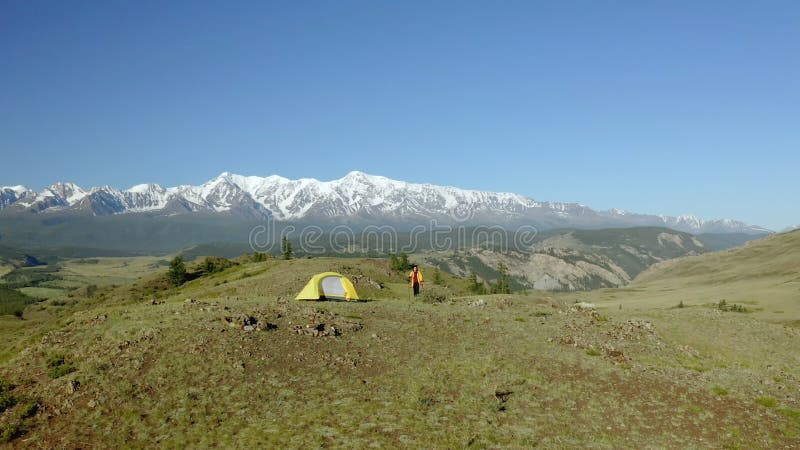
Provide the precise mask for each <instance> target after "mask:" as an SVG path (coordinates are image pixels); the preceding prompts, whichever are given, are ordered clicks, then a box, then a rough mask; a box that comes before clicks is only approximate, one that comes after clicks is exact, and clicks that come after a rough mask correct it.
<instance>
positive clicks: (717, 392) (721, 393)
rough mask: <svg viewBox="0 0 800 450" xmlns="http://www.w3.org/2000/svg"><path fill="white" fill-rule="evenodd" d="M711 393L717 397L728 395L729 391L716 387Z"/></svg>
mask: <svg viewBox="0 0 800 450" xmlns="http://www.w3.org/2000/svg"><path fill="white" fill-rule="evenodd" d="M711 392H713V393H715V394H717V395H728V390H727V389H725V388H721V387H719V386H714V387H713V388H711Z"/></svg>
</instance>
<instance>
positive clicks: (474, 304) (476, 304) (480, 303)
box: [467, 298, 486, 308]
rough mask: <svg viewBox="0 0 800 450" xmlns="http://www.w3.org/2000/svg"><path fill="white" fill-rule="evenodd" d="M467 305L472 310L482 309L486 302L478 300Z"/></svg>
mask: <svg viewBox="0 0 800 450" xmlns="http://www.w3.org/2000/svg"><path fill="white" fill-rule="evenodd" d="M467 305H469V306H472V307H474V308H483V307H484V306H486V300H484V299H482V298H478V299H475V300H473V301H471V302H469V303H468V304H467Z"/></svg>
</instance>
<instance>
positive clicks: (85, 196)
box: [0, 171, 772, 234]
mask: <svg viewBox="0 0 800 450" xmlns="http://www.w3.org/2000/svg"><path fill="white" fill-rule="evenodd" d="M0 210H3V212H4V213H13V212H15V211H16V212H21V211H27V212H32V213H56V212H69V213H79V214H86V215H93V216H108V215H117V214H134V213H149V214H158V215H177V214H188V213H197V212H205V213H219V214H229V215H234V216H238V217H241V218H247V219H264V218H267V217H273V218H275V219H277V220H281V221H309V222H325V221H328V220H333V221H343V220H344V221H347V222H348V223H359V222H360V223H376V224H381V225H395V224H411V223H419V222H420V221H429V220H437V221H438V223H442V224H452V223H463V224H467V225H470V224H473V225H474V224H492V225H501V226H513V225H522V224H528V225H535V226H538V227H540V228H542V229H549V228H609V227H635V226H659V227H668V228H672V229H674V230H678V231H685V232H689V233H694V234H700V233H745V234H766V233H771V232H772V231H771V230H768V229H766V228H763V227H760V226H755V225H749V224H746V223H743V222H740V221H737V220H732V219H719V220H703V219H700V218H697V217H695V216H691V215H681V216H677V217H673V216H658V215H646V214H637V213H631V212H627V211H622V210H618V209H611V210H609V211H596V210H593V209H591V208H589V207H588V206H584V205H581V204H578V203H561V202H541V201H537V200H533V199H531V198H528V197H525V196H522V195H519V194H513V193H502V192H485V191H476V190H466V189H459V188H456V187H449V186H436V185H432V184H416V183H408V182H404V181H397V180H392V179H389V178H386V177H382V176H375V175H368V174H365V173H363V172H358V171H353V172H350V173H348V174H347V175H345V176H344V177H342V178H340V179H338V180H332V181H319V180H316V179H312V178H301V179H298V180H290V179H287V178H283V177H281V176H277V175H272V176H268V177H257V176H242V175H236V174H233V173H229V172H223V173H222V174H220V175H219V176H217V177H215V178H214V179H212V180H210V181H208V182H206V183H204V184H202V185H200V186H191V185H183V186H176V187H169V188H164V187H162V186H159V185H158V184H139V185H136V186H133V187H131V188H130V189H127V190H118V189H115V188H113V187H110V186H101V187H93V188H90V189H85V188H82V187H80V186H78V185H76V184H74V183H64V182H59V183H55V184H53V185H52V186H50V187H48V188H45V189H44V190H42V191H41V192H35V191H33V190H30V189H27V188H25V187H24V186H12V187H2V188H0Z"/></svg>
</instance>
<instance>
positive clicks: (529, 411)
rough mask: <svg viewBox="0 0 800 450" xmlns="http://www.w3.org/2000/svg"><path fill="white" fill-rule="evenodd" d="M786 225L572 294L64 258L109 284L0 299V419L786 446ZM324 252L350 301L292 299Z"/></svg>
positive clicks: (125, 441)
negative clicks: (20, 306)
mask: <svg viewBox="0 0 800 450" xmlns="http://www.w3.org/2000/svg"><path fill="white" fill-rule="evenodd" d="M798 236H800V234H797V233H794V234H791V233H790V234H788V235H780V236H774V237H771V238H768V239H766V240H763V241H759V242H755V243H752V244H750V245H748V246H747V247H745V248H743V249H740V250H734V251H730V252H725V253H719V254H709V255H704V256H701V257H699V258H688V259H683V260H679V261H675V262H674V263H666V264H664V265H662V266H661V267H657V268H654V269H652V270H650V271H648V272H646V273H644V274H642V276H640V278H638V279H637V281H636V282H635V283H634V284H633V285H632V286H631V287H629V288H624V289H615V290H601V291H590V292H579V293H548V292H537V291H534V292H530V293H527V294H511V295H480V296H474V295H469V294H468V293H467V292H466V289H467V282H466V280H464V279H461V278H457V277H453V276H450V275H448V274H441V278H442V279H441V282H440V285H438V286H437V285H434V284H433V283H432V282H431V281H432V279H433V273H432V269H431V268H429V267H423V271H424V273H425V276H426V288H425V291H426V295H425V296H423V297H421V298H417V299H410V298H409V296H408V287H407V285H406V283H405V281H404V275H405V274H403V273H398V272H394V271H392V270H390V269H389V266H388V264H387V262H386V261H385V260H378V259H337V258H314V259H295V260H290V261H282V260H277V259H268V260H267V261H263V262H250V261H249V260H248V259H246V258H240V259H237V262H238V263H239V264H238V265H235V266H233V267H230V268H227V269H225V270H223V271H221V272H216V273H212V274H209V275H205V276H200V277H197V278H195V279H193V280H192V281H189V282H187V283H186V284H185V285H184V286H182V287H180V288H173V287H170V286H169V285H168V284H167V283H166V281H165V279H164V273H165V272H166V268H165V267H163V266H160V265H158V264H157V261H150V262H147V261H146V260H142V261H139V260H134V261H131V262H129V266H128V267H131V275H130V277H129V278H128V280H130V281H128V282H126V283H124V284H121V283H116V282H111V281H110V280H111V279H112V278H114V277H117V276H122V275H118V274H117V272H115V271H114V267H119V266H120V265H121V264H120V263H112V262H110V261H109V262H108V264H107V265H106V264H100V265H97V266H96V267H95V268H94V269H92V268H89V267H88V266H91V265H92V264H81V263H75V264H67V265H65V266H64V269H63V270H67V269H69V270H71V271H72V273H75V274H76V276H81V277H85V278H87V279H94V280H95V281H97V280H100V277H106V278H104V279H107V280H109V282H108V283H99V282H96V283H94V284H96V285H97V286H98V287H97V288H96V290H93V291H92V292H87V291H86V289H85V287H84V288H81V289H78V290H74V291H71V292H70V293H71V294H73V296H72V297H68V296H62V297H58V298H52V299H49V300H46V301H43V302H40V303H37V304H34V305H31V306H29V307H28V308H27V309H26V310H25V319H24V320H20V319H17V318H13V317H8V316H4V317H2V318H0V333H2V335H3V336H2V337H3V341H2V342H3V344H1V345H2V347H0V355H2V359H0V361H2V362H0V379H1V380H3V382H4V383H0V387H2V391H3V394H2V395H4V396H5V397H6V398H12V399H13V402H11V401H9V402H7V404H8V405H11V406H7V407H6V408H5V411H4V412H2V415H0V427H2V429H0V436H2V437H3V440H4V441H5V444H3V445H6V446H13V447H15V448H17V447H19V448H74V447H134V448H145V447H153V446H164V447H181V448H183V447H193V448H198V447H235V448H242V447H251V446H258V447H271V448H308V447H333V448H381V447H383V448H396V447H410V448H531V447H542V448H765V449H766V448H769V449H772V448H797V447H798V446H800V352H798V351H797V342H798V339H799V338H800V329H798V327H797V326H796V325H795V324H796V323H797V320H799V319H800V313H798V309H797V304H796V300H795V302H792V298H793V297H792V296H791V293H792V289H794V292H795V297H794V298H795V299H797V296H796V293H798V287H797V285H796V284H793V283H796V282H795V281H792V280H795V279H796V277H797V276H798V275H797V272H796V268H797V267H798V262H800V245H799V244H798V243H797V242H796V241H795V239H797V237H798ZM762 246H763V247H764V248H762ZM154 263H156V266H153V264H154ZM98 264H99V263H98ZM686 265H690V268H686ZM745 266H749V268H747V267H745ZM137 267H138V268H139V269H140V270H141V271H137V270H135V268H137ZM101 268H102V269H101ZM703 268H707V269H708V272H706V273H705V274H702V273H701V272H700V271H701V270H702V269H703ZM193 270H195V268H194V266H192V265H190V272H191V271H193ZM326 270H334V271H339V272H341V273H343V274H345V275H347V276H349V277H350V278H351V280H353V282H354V284H355V285H356V288H357V289H358V291H359V293H360V295H361V297H362V298H363V299H364V300H363V301H359V302H335V301H326V302H298V301H295V300H294V299H293V297H294V295H295V294H296V293H297V292H298V291H299V290H300V289H301V288H302V286H303V285H304V284H305V282H306V281H307V280H308V278H310V276H311V275H312V274H314V273H318V272H321V271H326ZM792 270H795V272H792ZM743 273H745V274H747V275H748V276H749V277H750V278H749V279H744V280H740V279H739V278H738V277H739V276H743V275H742V274H743ZM139 277H141V278H139ZM703 280H705V282H704V281H703ZM114 285H116V286H114ZM737 294H738V295H740V296H737ZM722 299H727V302H726V304H725V305H728V306H729V305H732V304H740V305H744V308H745V309H746V310H745V311H739V310H733V309H732V308H730V307H728V306H725V305H723V306H725V307H722V308H721V307H720V305H719V302H720V300H722ZM745 301H757V302H758V303H757V304H752V303H745ZM681 302H683V303H682V307H680V305H681ZM589 303H591V304H593V305H590V304H589ZM777 310H780V311H782V312H781V313H776V312H775V311H777ZM3 386H5V387H3ZM32 411H33V412H32Z"/></svg>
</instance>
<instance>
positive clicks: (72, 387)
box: [67, 380, 81, 394]
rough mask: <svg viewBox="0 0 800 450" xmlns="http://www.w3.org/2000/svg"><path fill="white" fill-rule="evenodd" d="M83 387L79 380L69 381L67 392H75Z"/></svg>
mask: <svg viewBox="0 0 800 450" xmlns="http://www.w3.org/2000/svg"><path fill="white" fill-rule="evenodd" d="M80 388H81V382H80V381H78V380H69V381H67V394H74V393H75V392H78V390H79V389H80Z"/></svg>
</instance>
